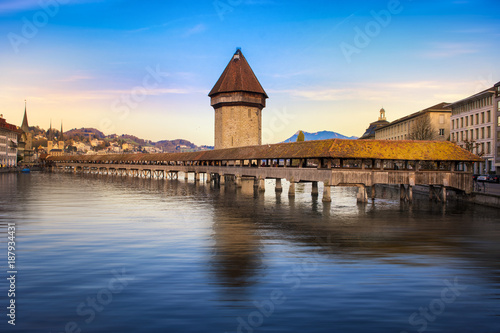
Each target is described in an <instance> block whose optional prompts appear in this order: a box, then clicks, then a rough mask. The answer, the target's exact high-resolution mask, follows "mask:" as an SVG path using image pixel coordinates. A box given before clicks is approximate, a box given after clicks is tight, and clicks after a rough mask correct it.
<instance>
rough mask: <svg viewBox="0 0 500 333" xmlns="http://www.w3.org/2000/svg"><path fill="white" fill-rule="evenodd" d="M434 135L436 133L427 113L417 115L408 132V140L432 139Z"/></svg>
mask: <svg viewBox="0 0 500 333" xmlns="http://www.w3.org/2000/svg"><path fill="white" fill-rule="evenodd" d="M435 137H436V134H435V133H434V129H433V128H432V124H431V118H430V117H429V115H428V114H426V115H422V116H420V117H417V118H416V119H415V122H414V123H413V125H412V126H411V129H410V132H409V134H408V139H410V140H434V138H435Z"/></svg>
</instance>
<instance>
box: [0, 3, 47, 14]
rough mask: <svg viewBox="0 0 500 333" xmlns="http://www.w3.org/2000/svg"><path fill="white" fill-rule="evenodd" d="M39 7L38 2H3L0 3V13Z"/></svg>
mask: <svg viewBox="0 0 500 333" xmlns="http://www.w3.org/2000/svg"><path fill="white" fill-rule="evenodd" d="M39 7H40V5H39V4H38V0H4V1H2V2H1V3H0V13H8V12H18V11H23V10H27V9H33V8H39Z"/></svg>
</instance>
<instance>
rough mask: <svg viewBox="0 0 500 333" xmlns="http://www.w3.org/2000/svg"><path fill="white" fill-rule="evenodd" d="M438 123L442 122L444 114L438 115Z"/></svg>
mask: <svg viewBox="0 0 500 333" xmlns="http://www.w3.org/2000/svg"><path fill="white" fill-rule="evenodd" d="M439 123H440V124H444V114H440V115H439Z"/></svg>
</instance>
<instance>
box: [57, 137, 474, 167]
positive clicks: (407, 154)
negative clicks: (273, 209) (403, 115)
mask: <svg viewBox="0 0 500 333" xmlns="http://www.w3.org/2000/svg"><path fill="white" fill-rule="evenodd" d="M289 158H343V159H381V160H408V161H456V162H458V161H461V162H482V161H483V160H482V159H481V158H479V157H477V156H476V155H474V154H472V153H470V152H468V151H466V150H465V149H462V148H460V147H459V146H457V145H456V144H454V143H452V142H449V141H389V140H344V139H331V140H318V141H304V142H292V143H278V144H272V145H261V146H248V147H239V148H227V149H218V150H206V151H200V152H191V153H161V154H121V155H104V156H98V157H96V156H83V155H69V156H57V157H56V156H52V157H50V158H49V160H54V161H63V160H67V161H73V160H78V161H229V160H256V159H289Z"/></svg>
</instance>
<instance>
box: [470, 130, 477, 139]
mask: <svg viewBox="0 0 500 333" xmlns="http://www.w3.org/2000/svg"><path fill="white" fill-rule="evenodd" d="M470 139H471V141H472V140H474V130H470ZM476 139H477V138H476Z"/></svg>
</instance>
